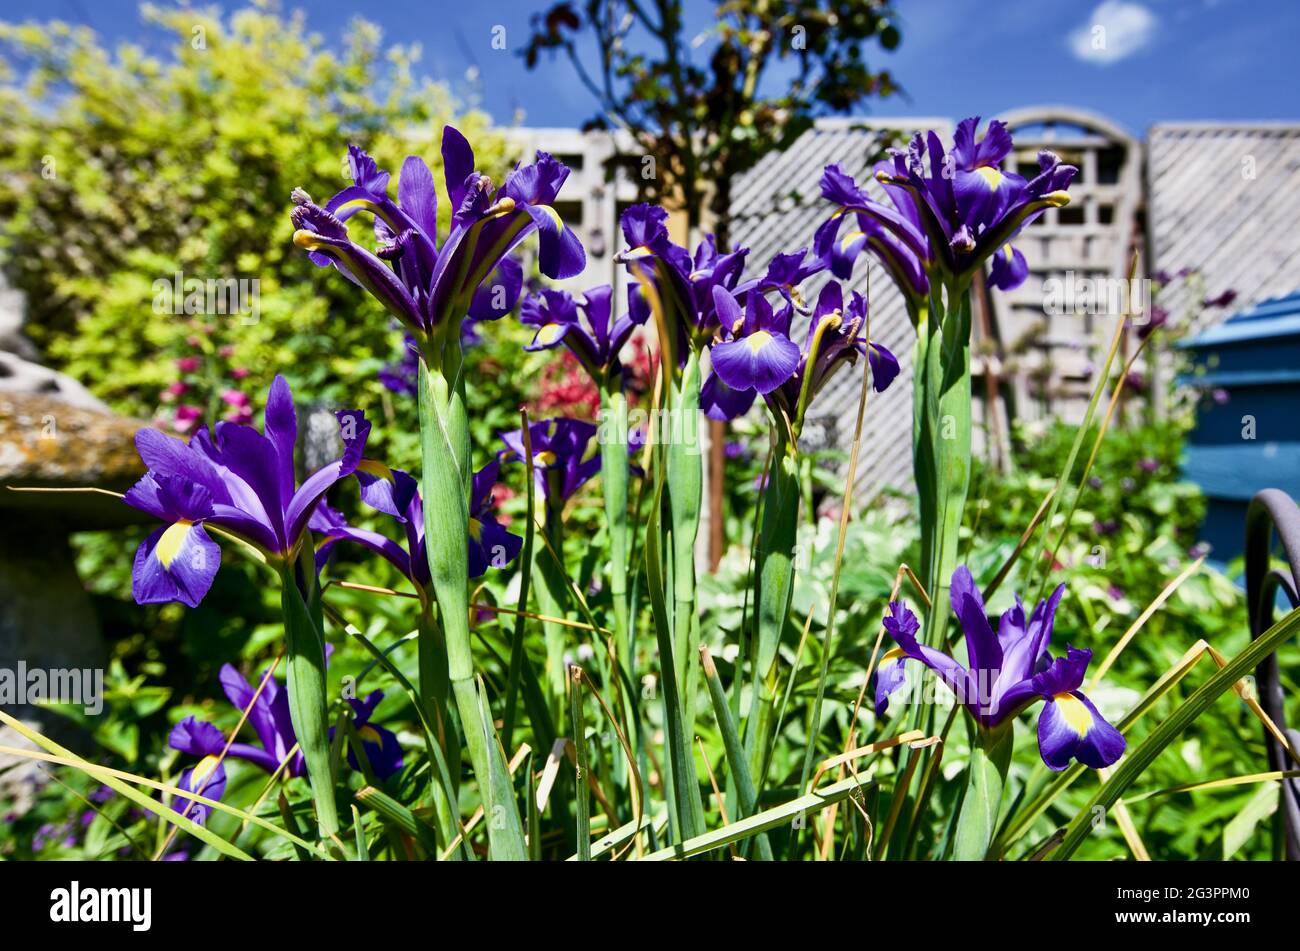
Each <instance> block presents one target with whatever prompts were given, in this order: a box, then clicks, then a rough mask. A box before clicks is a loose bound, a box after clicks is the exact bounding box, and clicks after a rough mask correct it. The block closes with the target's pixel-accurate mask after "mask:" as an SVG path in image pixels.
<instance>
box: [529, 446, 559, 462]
mask: <svg viewBox="0 0 1300 951" xmlns="http://www.w3.org/2000/svg"><path fill="white" fill-rule="evenodd" d="M533 464H534V465H538V466H553V465H555V453H553V452H551V450H549V449H543V450H542V451H541V452H535V453H533Z"/></svg>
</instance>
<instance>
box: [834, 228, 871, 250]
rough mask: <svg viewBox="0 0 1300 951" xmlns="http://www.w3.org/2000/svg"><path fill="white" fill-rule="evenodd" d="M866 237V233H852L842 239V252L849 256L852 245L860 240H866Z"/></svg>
mask: <svg viewBox="0 0 1300 951" xmlns="http://www.w3.org/2000/svg"><path fill="white" fill-rule="evenodd" d="M866 236H867V235H866V232H863V231H850V232H849V233H848V234H846V235H845V236H844V237H842V238H840V250H841V251H843V252H844V253H846V254H847V253H848V250H849V245H850V244H852V243H853V242H854V241H857V240H858V238H865V237H866Z"/></svg>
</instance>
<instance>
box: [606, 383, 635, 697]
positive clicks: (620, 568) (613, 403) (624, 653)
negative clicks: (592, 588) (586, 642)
mask: <svg viewBox="0 0 1300 951" xmlns="http://www.w3.org/2000/svg"><path fill="white" fill-rule="evenodd" d="M600 402H601V408H602V410H603V414H604V419H603V420H602V426H601V432H600V477H601V483H602V490H603V492H604V496H605V524H606V525H607V526H608V528H609V593H610V597H611V599H612V600H613V603H614V648H615V652H616V653H617V655H618V662H619V664H620V665H621V666H622V668H623V674H624V676H625V677H626V678H627V680H628V682H632V680H633V678H632V632H631V629H630V628H629V626H628V600H627V562H628V518H627V492H628V443H627V435H628V432H627V431H628V415H627V397H626V396H625V395H624V393H623V388H622V387H621V386H620V385H619V383H618V381H612V382H611V381H606V382H605V384H604V385H603V386H602V387H601V391H600Z"/></svg>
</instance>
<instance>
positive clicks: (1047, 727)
mask: <svg viewBox="0 0 1300 951" xmlns="http://www.w3.org/2000/svg"><path fill="white" fill-rule="evenodd" d="M1126 745H1127V744H1126V742H1125V740H1124V736H1123V734H1121V733H1120V732H1119V730H1117V729H1115V728H1114V727H1113V726H1111V725H1110V724H1109V723H1107V722H1106V720H1105V718H1104V717H1102V715H1101V714H1100V713H1099V712H1097V708H1096V707H1095V706H1093V704H1092V701H1091V700H1089V699H1088V698H1087V697H1085V696H1084V695H1083V694H1082V693H1080V692H1079V691H1077V690H1074V691H1069V692H1065V693H1059V694H1056V695H1054V696H1053V697H1051V698H1049V699H1048V700H1047V702H1046V703H1045V704H1044V705H1043V712H1042V713H1040V714H1039V716H1038V751H1039V753H1040V754H1041V755H1042V757H1043V762H1044V763H1046V764H1047V766H1048V768H1049V769H1052V770H1055V771H1057V772H1059V771H1060V770H1063V769H1065V768H1066V767H1067V766H1069V765H1070V760H1072V759H1076V760H1078V761H1079V762H1080V763H1081V764H1083V765H1084V766H1090V767H1092V768H1093V769H1102V768H1104V767H1107V766H1110V765H1112V764H1114V763H1115V762H1116V761H1117V760H1118V759H1119V758H1120V757H1121V756H1122V755H1123V754H1124V749H1125V747H1126Z"/></svg>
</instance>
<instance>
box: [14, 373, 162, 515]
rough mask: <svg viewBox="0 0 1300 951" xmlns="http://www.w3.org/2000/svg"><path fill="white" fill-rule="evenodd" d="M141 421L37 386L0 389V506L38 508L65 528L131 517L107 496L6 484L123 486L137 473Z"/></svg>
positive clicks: (140, 465) (130, 512)
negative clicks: (22, 390)
mask: <svg viewBox="0 0 1300 951" xmlns="http://www.w3.org/2000/svg"><path fill="white" fill-rule="evenodd" d="M144 425H145V424H144V423H141V422H139V421H138V420H133V419H127V418H125V417H122V416H117V415H115V414H113V413H111V412H106V411H102V410H99V409H93V408H88V407H85V406H78V405H74V404H72V403H69V402H67V401H65V400H62V399H59V398H56V397H52V396H49V395H46V394H42V393H9V392H3V391H0V509H20V510H23V511H28V512H41V513H45V514H47V515H48V516H49V517H50V518H51V519H53V520H57V521H58V522H60V523H61V524H62V527H63V528H64V529H65V530H68V531H79V530H86V529H93V528H111V527H114V526H117V525H123V524H127V523H130V522H134V521H139V520H140V519H139V516H138V513H135V511H134V510H133V509H131V508H130V507H129V506H127V505H125V504H124V503H123V502H122V501H121V500H120V499H115V498H112V497H111V496H108V495H102V494H97V493H91V492H77V493H69V492H57V493H55V492H50V493H44V492H41V493H36V492H14V491H11V489H10V487H19V488H25V487H37V488H100V489H108V490H110V491H115V492H122V491H125V490H126V489H127V488H129V487H130V486H131V484H132V483H133V482H135V480H136V479H138V478H139V477H140V476H141V474H142V473H143V472H144V465H143V463H141V461H140V457H139V456H138V455H137V453H136V450H135V433H136V431H137V430H138V429H140V428H141V427H142V426H144Z"/></svg>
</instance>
